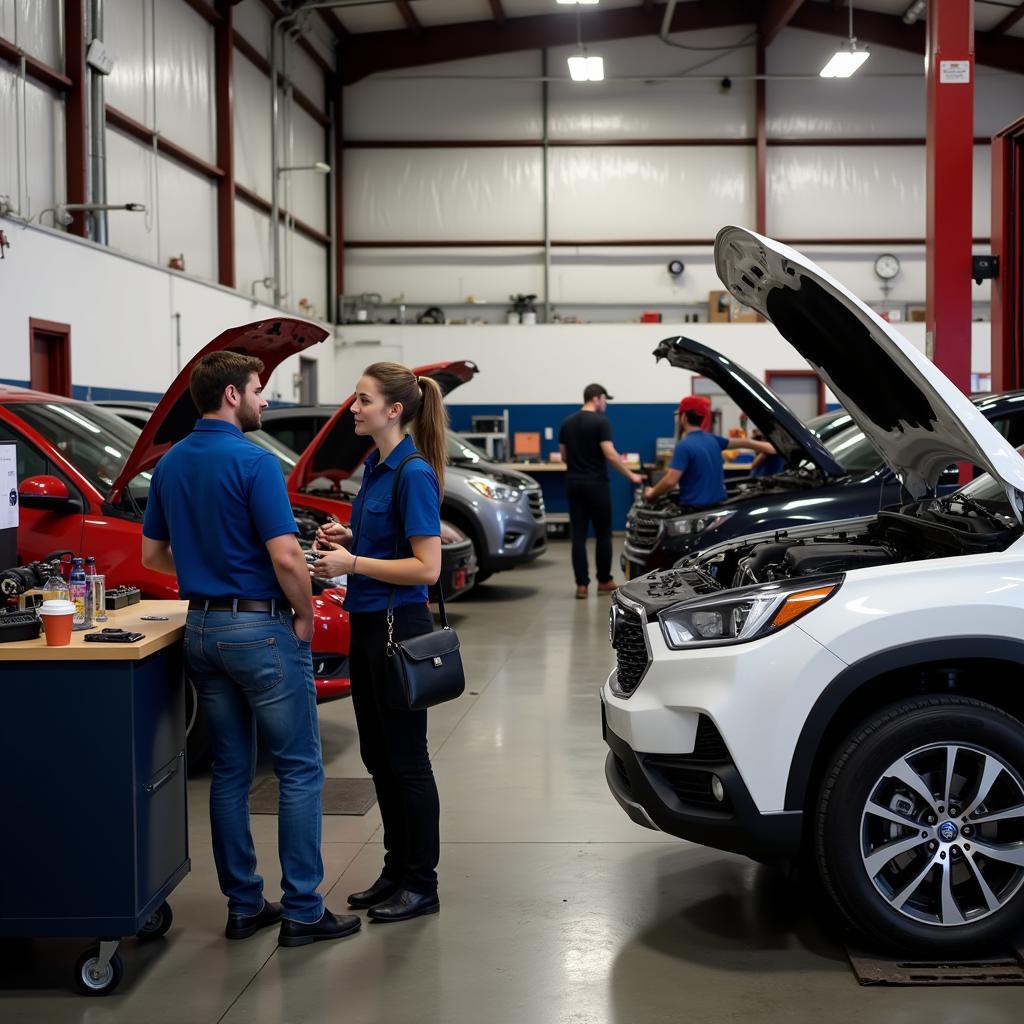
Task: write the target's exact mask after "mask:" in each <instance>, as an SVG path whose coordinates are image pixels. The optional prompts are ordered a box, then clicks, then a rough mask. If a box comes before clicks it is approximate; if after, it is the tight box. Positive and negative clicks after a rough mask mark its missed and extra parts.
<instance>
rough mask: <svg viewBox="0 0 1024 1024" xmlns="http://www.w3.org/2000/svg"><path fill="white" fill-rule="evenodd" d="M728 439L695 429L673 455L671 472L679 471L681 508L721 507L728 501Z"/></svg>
mask: <svg viewBox="0 0 1024 1024" xmlns="http://www.w3.org/2000/svg"><path fill="white" fill-rule="evenodd" d="M728 447H729V441H728V439H727V438H724V437H719V436H718V435H717V434H708V433H706V432H705V431H703V430H693V431H691V432H690V433H689V434H687V435H686V437H684V438H683V439H682V440H681V441H680V442H679V444H677V445H676V450H675V451H674V452H673V453H672V461H671V462H670V463H669V468H670V469H678V470H679V472H680V473H682V474H683V475H682V476H681V477H680V479H679V504H680V505H717V504H718V503H719V502H722V501H725V463H724V462H723V460H722V452H723V451H724V450H725V449H726V448H728Z"/></svg>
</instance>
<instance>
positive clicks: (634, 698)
mask: <svg viewBox="0 0 1024 1024" xmlns="http://www.w3.org/2000/svg"><path fill="white" fill-rule="evenodd" d="M634 619H635V621H631V622H627V623H626V625H625V627H623V624H622V623H621V622H620V625H619V628H620V629H622V628H626V629H632V630H633V634H632V639H633V643H632V645H631V644H629V643H620V644H619V664H618V667H617V668H616V669H615V670H614V671H613V672H612V673H611V675H610V676H609V677H608V680H607V682H606V683H605V685H604V687H603V689H602V692H601V703H602V730H603V734H604V738H605V741H606V743H607V744H608V746H609V748H610V750H609V753H608V756H607V759H606V763H605V777H606V779H607V781H608V786H609V788H610V789H611V791H612V795H613V796H614V797H615V799H616V800H617V801H618V803H619V804H620V806H621V807H622V808H623V810H625V812H626V813H627V814H628V815H629V817H630V818H632V819H633V821H635V822H637V823H638V824H640V825H645V826H646V827H648V828H657V829H660V830H662V831H664V832H668V833H670V834H672V835H675V836H679V837H680V838H683V839H688V840H691V841H693V842H697V843H701V844H702V845H705V846H711V847H714V848H716V849H721V850H729V851H731V852H734V853H741V854H745V855H746V856H749V857H752V858H754V859H755V860H760V861H771V860H778V859H782V858H785V857H788V856H790V855H792V854H794V853H796V852H797V851H798V849H799V846H800V838H801V833H802V812H801V811H800V810H799V809H790V810H787V809H786V807H785V797H786V787H787V781H788V778H789V771H790V765H791V763H792V758H793V751H794V749H795V747H796V743H797V740H798V737H799V733H800V729H801V726H802V725H803V723H804V721H805V720H806V717H807V713H808V710H809V708H810V707H811V706H813V704H814V701H815V700H816V699H817V697H818V695H819V694H820V693H821V689H822V687H823V686H824V685H826V684H827V682H828V681H829V680H830V679H832V678H834V677H835V676H836V675H837V674H838V673H839V672H841V671H842V670H843V668H845V665H844V663H843V662H842V661H840V660H839V659H838V658H836V657H835V656H834V655H832V654H831V653H829V651H827V650H826V649H825V648H824V647H822V646H821V645H820V644H818V643H817V642H816V641H814V640H812V639H811V638H810V637H809V636H808V635H807V634H806V633H804V632H803V631H802V630H801V629H800V627H799V626H798V625H794V626H791V627H789V628H787V629H785V630H783V631H781V632H780V633H776V634H773V635H769V636H767V637H764V638H762V639H760V640H755V641H752V642H750V643H745V644H737V645H733V646H723V647H705V648H701V649H697V650H689V651H676V650H671V649H670V648H669V647H668V645H667V644H666V643H665V640H664V638H663V636H662V633H661V629H660V628H659V626H658V624H657V622H656V621H655V622H649V621H648V620H647V618H646V616H645V615H643V614H640V615H636V616H634ZM620 639H621V638H620ZM620 671H621V672H622V674H623V680H622V681H621V682H620V679H619V673H620Z"/></svg>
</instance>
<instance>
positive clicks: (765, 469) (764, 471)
mask: <svg viewBox="0 0 1024 1024" xmlns="http://www.w3.org/2000/svg"><path fill="white" fill-rule="evenodd" d="M785 471H786V460H785V459H784V458H783V457H782V456H781V455H767V456H765V460H764V462H762V463H761V464H760V465H759V466H755V467H754V468H753V469H752V470H751V471H750V475H751V476H753V477H762V476H778V474H779V473H784V472H785Z"/></svg>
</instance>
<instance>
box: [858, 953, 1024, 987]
mask: <svg viewBox="0 0 1024 1024" xmlns="http://www.w3.org/2000/svg"><path fill="white" fill-rule="evenodd" d="M846 955H847V956H848V957H849V958H850V966H851V967H852V968H853V973H854V974H855V975H856V977H857V981H858V982H860V984H861V985H1024V949H1016V950H1008V951H1007V952H1006V953H1005V954H1004V955H1003V956H991V957H987V958H984V959H981V960H968V959H961V960H909V959H908V960H900V959H896V958H890V957H880V956H878V955H877V954H874V953H866V952H864V950H861V949H856V948H854V947H852V946H847V947H846Z"/></svg>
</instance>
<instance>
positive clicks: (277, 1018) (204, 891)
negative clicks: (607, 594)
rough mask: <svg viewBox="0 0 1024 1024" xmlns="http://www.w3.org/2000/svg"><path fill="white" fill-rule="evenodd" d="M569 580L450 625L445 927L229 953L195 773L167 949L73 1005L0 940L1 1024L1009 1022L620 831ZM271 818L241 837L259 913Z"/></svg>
mask: <svg viewBox="0 0 1024 1024" xmlns="http://www.w3.org/2000/svg"><path fill="white" fill-rule="evenodd" d="M572 583H573V581H572V578H571V573H570V571H569V569H568V550H567V546H566V545H565V544H564V543H556V544H555V545H553V546H552V548H551V549H550V551H549V554H548V555H547V557H546V558H545V559H544V560H543V561H541V562H538V563H536V564H534V565H532V566H530V567H527V568H525V569H520V570H516V571H515V572H513V573H507V574H502V575H500V576H497V577H494V578H493V579H492V580H491V581H489V582H488V583H487V584H485V585H484V586H483V587H481V588H480V589H479V590H478V591H477V592H476V593H475V594H474V595H471V599H470V600H466V601H465V602H461V603H459V604H457V605H455V606H453V612H454V615H453V619H454V620H455V622H454V624H456V625H457V626H458V628H459V631H460V635H461V637H462V639H463V654H464V656H465V663H466V667H467V671H468V676H469V679H470V689H471V691H472V692H471V693H468V694H467V695H466V696H465V697H464V698H462V699H461V700H459V701H457V702H455V703H454V704H451V705H448V706H445V707H442V708H440V709H436V710H435V711H433V712H432V713H431V726H430V732H431V744H432V750H433V757H434V764H435V768H436V771H437V777H438V783H439V786H440V790H441V805H442V814H443V819H442V841H443V843H444V845H443V849H442V859H441V867H440V873H441V900H442V904H443V906H442V911H441V914H440V915H438V916H435V917H428V918H421V919H418V920H415V921H411V922H407V923H404V924H398V925H371V926H368V927H364V928H363V930H362V932H361V933H360V934H358V935H356V936H355V937H353V938H350V939H345V940H341V941H338V942H334V943H319V944H317V945H315V946H311V947H305V948H301V949H279V948H278V947H277V944H276V933H275V931H274V930H269V931H267V932H263V933H260V934H258V935H257V936H255V937H253V938H252V939H249V940H247V941H244V942H231V943H229V942H226V941H225V940H224V938H223V936H222V929H223V925H224V904H223V900H222V897H221V896H220V893H219V892H218V890H217V885H216V880H215V876H214V872H213V865H212V858H211V855H210V843H209V824H208V821H207V817H206V795H207V789H208V781H207V780H206V779H204V778H197V779H194V780H192V782H191V783H190V800H191V808H190V819H191V852H192V874H191V875H190V876H189V877H188V878H187V879H186V880H185V882H184V883H183V884H182V885H181V886H180V887H179V888H178V890H177V891H176V892H175V893H174V894H173V895H172V897H171V903H172V906H173V909H174V913H175V923H174V927H173V929H172V930H171V932H170V933H169V934H168V936H167V937H166V939H164V940H163V941H161V942H157V943H154V944H151V945H147V946H140V945H138V944H137V943H135V942H134V941H126V942H125V943H124V945H123V946H122V955H123V958H124V962H125V980H124V981H123V983H122V985H121V987H120V988H119V989H118V990H117V992H116V993H115V994H114V995H112V996H110V997H108V998H105V999H85V998H82V997H80V996H78V995H76V994H75V993H74V990H73V989H72V987H71V984H70V979H71V969H72V966H73V964H74V961H75V959H76V957H77V956H78V954H79V953H80V952H81V950H82V948H83V943H82V942H81V940H75V941H47V942H42V941H41V942H35V943H30V944H17V943H14V944H2V945H0V1022H2V1024H23V1022H33V1024H36V1022H46V1024H62V1022H65V1021H67V1022H70V1021H81V1022H88V1024H103V1022H107V1021H111V1022H113V1021H117V1022H130V1024H164V1022H166V1024H214V1022H222V1021H223V1022H224V1024H264V1022H266V1024H319V1022H328V1021H329V1022H335V1021H337V1022H341V1024H601V1022H605V1021H612V1022H617V1024H662V1022H664V1024H678V1022H681V1021H693V1022H696V1024H718V1022H723V1024H724V1022H730V1024H734V1022H740V1021H757V1022H758V1024H769V1022H780V1024H781V1022H787V1024H791V1022H794V1021H808V1022H815V1024H820V1022H822V1021H828V1022H829V1024H845V1022H855V1021H857V1022H859V1021H867V1020H885V1021H898V1022H901V1024H903V1022H917V1021H920V1022H928V1024H937V1022H946V1021H949V1022H952V1021H957V1022H961V1021H962V1022H965V1024H996V1022H1004V1021H1005V1022H1010V1021H1015V1022H1016V1021H1020V1020H1021V1019H1022V1016H1024V990H1021V989H1013V988H1004V989H994V988H990V989H968V988H959V989H949V988H946V989H934V988H933V989H880V988H873V989H864V988H860V987H858V985H857V984H856V982H855V980H854V978H853V976H852V974H851V973H850V969H849V966H848V965H847V963H846V960H845V957H844V954H843V951H842V949H841V947H840V946H839V945H837V943H836V942H835V940H834V939H832V938H830V937H829V936H828V935H827V934H826V931H825V930H823V928H822V926H821V924H820V923H819V921H818V920H817V918H816V916H815V914H814V911H813V908H811V907H809V902H810V901H809V900H808V899H807V898H805V897H804V896H803V895H802V893H801V890H800V888H799V886H798V885H797V884H795V883H794V882H792V881H789V880H788V879H787V878H785V877H784V876H783V875H781V874H780V873H778V872H773V871H769V870H767V869H764V868H761V867H758V866H756V865H754V864H752V863H750V862H748V861H746V860H744V859H742V858H739V857H732V856H728V855H724V854H720V853H716V852H714V851H711V850H706V849H703V848H700V847H697V846H692V845H689V844H687V843H682V842H679V841H677V840H674V839H672V838H671V837H669V836H665V835H662V834H660V833H654V832H649V831H647V830H645V829H642V828H640V827H638V826H636V825H633V824H632V823H631V822H630V821H629V820H628V819H627V818H626V817H625V816H624V815H623V814H622V813H621V812H620V811H619V809H618V807H617V806H616V805H615V803H614V802H613V801H612V799H611V797H610V796H609V795H608V793H607V791H606V788H605V783H604V771H603V764H604V749H603V747H602V742H601V734H600V724H599V711H598V702H597V690H598V686H599V684H600V682H601V681H602V680H603V678H604V676H605V675H606V673H607V671H608V669H609V667H610V664H611V656H610V649H609V646H608V640H607V604H608V600H607V598H600V599H599V598H596V597H594V596H591V598H590V599H589V600H588V601H587V602H582V601H575V600H573V598H572ZM321 725H322V735H323V747H324V759H325V762H326V766H327V774H328V775H333V776H356V775H362V774H364V773H363V771H362V766H361V764H360V762H359V755H358V751H357V747H356V735H355V727H354V722H353V717H352V708H351V704H350V703H349V702H348V701H342V702H337V703H334V704H331V705H328V706H326V707H323V708H321ZM262 770H264V771H265V770H267V769H266V768H264V769H262ZM7 781H8V782H10V780H7ZM276 820H277V819H276V818H274V817H268V816H259V817H256V818H254V828H255V832H256V837H257V840H258V846H259V855H260V861H261V869H262V871H263V873H264V875H265V877H266V879H267V883H268V887H269V888H268V895H269V896H270V897H271V898H276V897H277V895H278V894H279V889H278V888H277V882H276V879H277V878H278V877H279V869H278V865H277V858H276V845H275V835H276ZM378 826H379V819H378V817H377V814H376V810H374V811H371V812H370V813H369V814H367V815H366V816H365V817H362V818H352V817H327V818H326V819H325V823H324V861H325V866H326V877H325V879H324V886H323V891H324V892H325V893H326V894H327V899H328V905H329V906H330V907H332V908H333V909H336V910H342V909H344V904H345V895H346V894H347V893H349V892H351V891H353V890H355V889H360V888H362V887H363V886H364V885H366V884H367V883H369V882H371V881H372V880H373V879H374V878H375V877H376V875H377V872H378V870H379V868H380V864H381V846H380V834H379V828H378ZM0 841H3V840H2V839H0ZM68 855H69V856H73V850H72V849H71V848H69V850H68Z"/></svg>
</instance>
